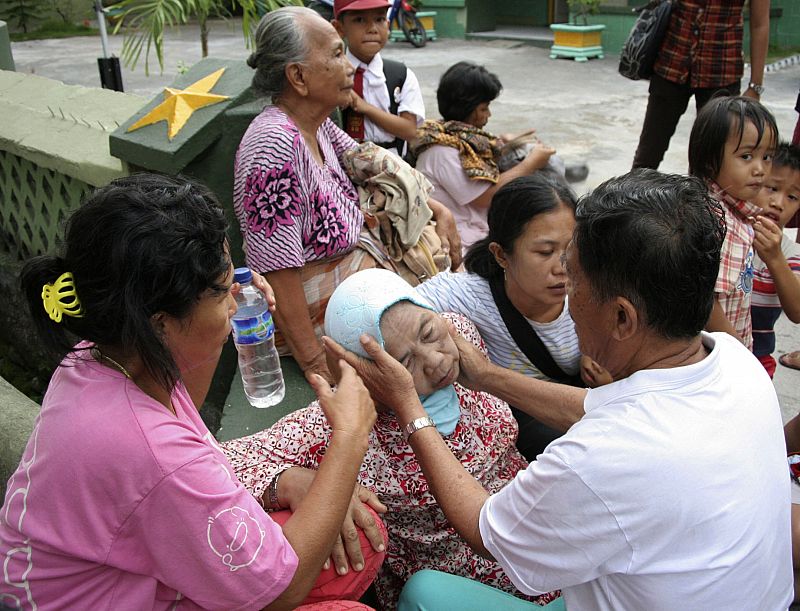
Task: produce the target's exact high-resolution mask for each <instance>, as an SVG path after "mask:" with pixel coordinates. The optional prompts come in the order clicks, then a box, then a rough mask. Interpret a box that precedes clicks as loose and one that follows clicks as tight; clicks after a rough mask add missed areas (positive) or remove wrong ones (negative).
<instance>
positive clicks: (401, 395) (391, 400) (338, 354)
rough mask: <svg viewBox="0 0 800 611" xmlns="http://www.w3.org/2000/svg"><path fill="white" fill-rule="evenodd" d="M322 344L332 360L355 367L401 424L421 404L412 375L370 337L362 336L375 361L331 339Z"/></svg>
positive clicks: (375, 395) (365, 347)
mask: <svg viewBox="0 0 800 611" xmlns="http://www.w3.org/2000/svg"><path fill="white" fill-rule="evenodd" d="M322 343H323V344H324V345H325V349H326V350H328V351H329V352H330V354H331V356H332V357H335V358H336V359H339V360H340V362H341V361H345V362H346V363H347V364H349V365H350V366H352V367H353V368H355V370H356V371H357V372H358V375H359V376H361V379H362V380H363V381H364V384H365V385H366V387H367V388H368V389H369V392H370V394H371V395H372V397H373V398H374V399H375V401H377V402H379V403H382V404H383V405H386V406H388V407H390V408H391V409H392V411H394V412H395V414H396V415H397V416H398V419H400V420H401V422H402V421H404V416H405V413H404V412H405V411H406V410H407V409H409V408H411V407H416V405H419V397H418V396H417V390H416V389H415V388H414V380H413V379H412V378H411V374H410V373H409V372H408V370H407V369H406V368H405V367H403V366H402V365H401V364H400V363H398V362H397V361H396V360H395V359H394V358H392V357H391V356H390V355H389V353H387V352H386V351H385V350H384V349H383V348H381V347H380V346H379V345H378V342H376V341H375V340H374V339H373V338H372V337H370V336H369V335H366V334H364V335H362V336H361V345H362V346H364V350H365V351H366V352H367V354H368V355H369V356H370V357H371V358H372V360H369V359H365V358H361V357H360V356H358V355H357V354H354V353H353V352H350V351H349V350H345V349H344V348H342V347H341V346H340V345H339V344H337V343H336V342H335V341H334V340H332V339H331V338H330V337H325V336H323V338H322ZM420 409H422V407H421V406H420ZM420 415H424V411H423V413H422V414H420ZM414 417H416V416H414Z"/></svg>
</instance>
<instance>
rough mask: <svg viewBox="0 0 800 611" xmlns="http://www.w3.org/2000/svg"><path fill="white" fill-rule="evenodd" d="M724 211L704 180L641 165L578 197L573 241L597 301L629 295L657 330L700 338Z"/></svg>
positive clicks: (710, 295) (664, 334) (715, 270)
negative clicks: (710, 193)
mask: <svg viewBox="0 0 800 611" xmlns="http://www.w3.org/2000/svg"><path fill="white" fill-rule="evenodd" d="M724 219H725V217H724V213H723V211H722V208H721V206H720V204H719V202H717V201H716V200H715V199H714V198H712V197H711V196H710V195H709V193H708V189H707V188H706V186H705V184H704V183H703V181H701V180H700V179H698V178H694V177H690V176H679V175H667V174H661V173H659V172H657V171H655V170H650V169H642V168H640V169H637V170H633V171H632V172H629V173H628V174H625V175H624V176H620V177H617V178H612V179H611V180H608V181H606V182H604V183H603V184H601V185H600V186H599V187H597V188H596V189H595V190H594V191H593V192H592V193H590V194H588V195H585V196H583V197H582V198H581V199H580V201H579V202H578V209H577V211H576V226H575V234H574V237H573V245H574V247H575V248H576V249H577V254H578V260H579V262H580V266H581V268H582V270H583V274H584V276H585V277H586V279H587V280H588V283H589V286H590V288H591V291H592V295H593V300H594V301H595V302H596V303H604V302H607V301H609V300H610V299H614V298H615V297H617V296H622V297H625V298H626V299H627V300H628V301H630V302H631V303H632V304H633V306H634V307H635V308H636V309H637V311H638V312H639V314H640V316H643V318H644V322H645V324H646V325H648V326H649V327H650V328H651V329H652V330H654V331H656V332H658V333H659V334H660V335H661V336H662V337H665V338H668V339H680V338H691V337H695V336H696V335H697V334H698V333H700V331H701V330H702V329H703V327H704V326H705V325H706V323H707V322H708V317H709V316H710V314H711V307H712V306H713V304H714V284H715V283H716V280H717V273H718V271H719V262H720V248H721V246H722V242H723V240H724V238H725V220H724Z"/></svg>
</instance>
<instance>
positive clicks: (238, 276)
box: [233, 267, 253, 284]
mask: <svg viewBox="0 0 800 611" xmlns="http://www.w3.org/2000/svg"><path fill="white" fill-rule="evenodd" d="M252 280H253V274H252V272H251V271H250V268H249V267H237V268H236V269H235V270H233V281H234V282H238V283H240V284H244V283H245V282H251V281H252Z"/></svg>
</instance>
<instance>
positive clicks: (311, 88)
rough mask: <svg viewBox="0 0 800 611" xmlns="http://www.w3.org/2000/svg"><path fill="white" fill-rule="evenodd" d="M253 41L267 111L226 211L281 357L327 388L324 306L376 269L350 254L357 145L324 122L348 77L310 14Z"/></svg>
mask: <svg viewBox="0 0 800 611" xmlns="http://www.w3.org/2000/svg"><path fill="white" fill-rule="evenodd" d="M255 39H256V50H255V52H254V53H253V54H252V55H251V56H250V58H249V59H248V60H247V63H248V65H250V67H252V68H255V75H254V77H253V89H254V90H255V92H256V93H257V94H258V95H260V96H262V97H264V98H265V99H266V100H267V101H268V104H267V106H266V107H265V108H264V110H263V111H262V112H261V114H259V115H258V116H257V117H256V118H255V119H253V121H252V123H251V124H250V126H249V127H248V129H247V131H246V132H245V134H244V136H243V138H242V141H241V143H240V145H239V149H238V150H237V152H236V159H235V165H234V207H235V210H236V215H237V217H238V219H239V225H240V228H241V231H242V234H243V237H244V244H245V253H246V257H247V264H248V266H249V267H250V268H251V269H254V270H258V271H259V272H262V273H263V274H264V275H265V276H266V278H267V280H268V281H269V283H270V284H271V285H272V287H273V288H274V290H275V298H276V301H277V302H278V303H279V304H280V305H279V307H278V309H277V310H276V312H275V321H276V324H277V328H278V331H279V336H278V345H279V349H281V353H283V354H288V353H289V352H291V354H292V355H293V356H294V358H295V360H296V361H297V362H298V364H299V365H300V367H301V368H302V369H303V370H304V371H306V372H309V373H318V374H320V375H322V376H323V377H324V378H325V379H326V380H327V381H328V382H331V383H332V382H333V376H331V374H330V372H329V370H328V366H327V364H326V360H325V352H324V350H323V348H322V344H321V343H320V340H319V336H320V335H321V326H322V318H323V316H324V313H325V306H326V304H327V301H328V298H329V297H330V295H331V293H332V292H333V289H334V288H335V287H336V286H337V285H338V284H339V282H340V281H341V280H343V279H344V278H346V277H347V276H349V275H350V274H352V273H353V272H355V271H358V270H359V269H365V268H368V267H375V262H374V260H373V259H372V258H371V257H370V255H368V254H367V252H366V251H365V250H364V249H360V248H357V245H358V243H359V241H360V239H366V237H365V236H361V237H360V234H361V233H362V232H361V229H362V225H363V223H364V217H363V215H362V213H361V210H360V208H359V198H358V192H357V190H356V189H355V187H354V186H353V184H352V182H351V181H350V179H349V178H348V177H347V174H346V173H345V171H344V169H343V168H342V166H341V160H342V155H343V154H344V153H345V152H346V151H348V150H350V149H352V148H354V147H356V146H357V144H356V142H355V141H354V140H352V139H351V138H350V137H349V136H348V135H347V134H345V133H344V132H343V131H342V130H340V129H339V128H338V127H336V125H334V123H333V122H332V121H331V120H330V119H329V118H328V117H329V115H330V114H331V113H332V112H333V111H334V110H335V109H336V107H337V106H339V107H346V106H347V105H348V104H349V103H350V97H351V91H352V89H353V74H354V70H353V66H352V65H351V64H350V62H349V61H348V60H347V57H346V55H345V53H344V46H343V43H342V40H341V38H340V37H339V35H338V34H337V33H336V30H334V28H333V26H332V25H331V24H330V23H328V22H326V21H325V20H324V19H322V18H321V17H320V16H319V15H318V14H317V13H315V12H314V11H312V10H310V9H306V8H302V7H286V8H282V9H278V10H275V11H272V12H270V13H268V14H267V15H266V16H265V17H264V18H263V19H262V20H261V22H260V23H259V25H258V28H257V30H256V33H255ZM428 204H429V205H430V207H431V209H432V211H433V214H434V217H435V218H436V220H437V233H439V235H440V237H441V238H442V241H443V246H445V249H447V248H450V250H451V253H452V254H453V255H455V256H454V260H453V263H454V269H455V267H456V266H457V265H458V262H459V261H460V247H459V246H458V234H457V232H456V228H455V222H454V220H453V217H452V215H451V214H450V212H449V211H448V210H447V209H446V208H445V207H444V206H443V205H442V204H438V203H436V202H433V201H429V202H428ZM451 245H452V247H450V246H451ZM284 342H285V344H284Z"/></svg>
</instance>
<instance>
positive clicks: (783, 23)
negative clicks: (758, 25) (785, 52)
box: [769, 0, 800, 47]
mask: <svg viewBox="0 0 800 611" xmlns="http://www.w3.org/2000/svg"><path fill="white" fill-rule="evenodd" d="M771 7H772V9H773V10H774V9H781V10H782V12H783V14H782V15H781V17H780V19H778V20H774V21H772V22H771V23H770V29H769V36H770V44H772V45H776V46H779V47H797V46H800V2H798V0H772V3H771Z"/></svg>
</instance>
